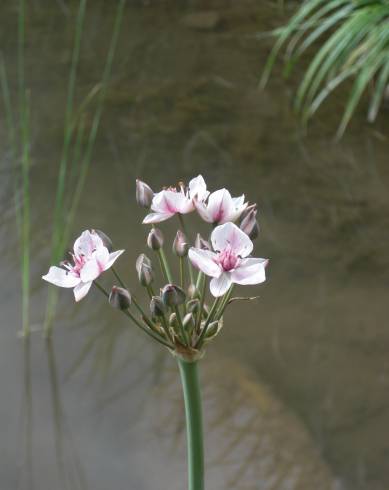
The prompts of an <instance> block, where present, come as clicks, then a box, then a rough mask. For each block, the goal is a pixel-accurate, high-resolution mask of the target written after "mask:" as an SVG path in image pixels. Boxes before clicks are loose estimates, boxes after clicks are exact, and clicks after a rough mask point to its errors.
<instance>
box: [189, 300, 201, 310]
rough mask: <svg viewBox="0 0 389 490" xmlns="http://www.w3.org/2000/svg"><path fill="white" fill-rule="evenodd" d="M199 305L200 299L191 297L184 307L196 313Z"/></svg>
mask: <svg viewBox="0 0 389 490" xmlns="http://www.w3.org/2000/svg"><path fill="white" fill-rule="evenodd" d="M199 307H200V301H199V300H198V299H191V300H190V301H188V303H187V304H186V309H187V310H188V311H189V312H190V313H197V312H198V311H199Z"/></svg>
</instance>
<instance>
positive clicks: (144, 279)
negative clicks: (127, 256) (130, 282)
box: [136, 254, 154, 287]
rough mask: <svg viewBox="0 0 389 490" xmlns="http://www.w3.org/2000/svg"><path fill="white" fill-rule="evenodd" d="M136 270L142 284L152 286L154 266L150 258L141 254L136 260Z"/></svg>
mask: <svg viewBox="0 0 389 490" xmlns="http://www.w3.org/2000/svg"><path fill="white" fill-rule="evenodd" d="M136 271H137V272H138V278H139V282H140V283H141V284H142V286H145V287H147V286H150V284H151V283H152V282H153V280H154V273H153V268H152V265H151V261H150V259H149V258H148V257H147V256H146V255H145V254H141V255H139V257H138V258H137V260H136Z"/></svg>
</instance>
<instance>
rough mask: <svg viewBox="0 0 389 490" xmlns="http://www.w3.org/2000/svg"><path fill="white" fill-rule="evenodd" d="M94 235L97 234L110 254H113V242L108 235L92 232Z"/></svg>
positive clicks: (101, 232) (99, 231) (97, 231)
mask: <svg viewBox="0 0 389 490" xmlns="http://www.w3.org/2000/svg"><path fill="white" fill-rule="evenodd" d="M92 233H95V234H96V235H97V236H99V237H100V238H101V241H102V242H103V245H104V247H105V248H107V249H108V252H112V250H113V245H112V240H111V239H110V238H109V236H108V235H106V234H105V233H104V232H103V231H101V230H92Z"/></svg>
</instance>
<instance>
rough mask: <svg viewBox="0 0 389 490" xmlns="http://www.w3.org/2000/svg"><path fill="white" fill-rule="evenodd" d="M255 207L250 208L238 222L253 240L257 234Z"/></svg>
mask: <svg viewBox="0 0 389 490" xmlns="http://www.w3.org/2000/svg"><path fill="white" fill-rule="evenodd" d="M256 216H257V209H256V208H252V209H251V210H250V211H249V212H248V213H247V214H246V216H245V217H244V218H243V219H242V221H241V223H240V229H241V230H242V231H244V232H245V233H246V235H247V236H248V237H249V238H250V239H251V240H255V239H256V238H257V237H258V234H259V225H258V221H257V218H256Z"/></svg>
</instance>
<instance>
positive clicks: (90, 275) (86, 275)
mask: <svg viewBox="0 0 389 490" xmlns="http://www.w3.org/2000/svg"><path fill="white" fill-rule="evenodd" d="M101 272H102V269H101V267H100V264H99V262H98V261H97V259H96V258H95V257H93V258H92V259H90V260H88V261H87V262H85V264H84V265H83V267H82V269H81V271H80V277H81V281H82V282H90V281H94V280H95V279H97V278H98V277H99V275H100V274H101Z"/></svg>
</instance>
